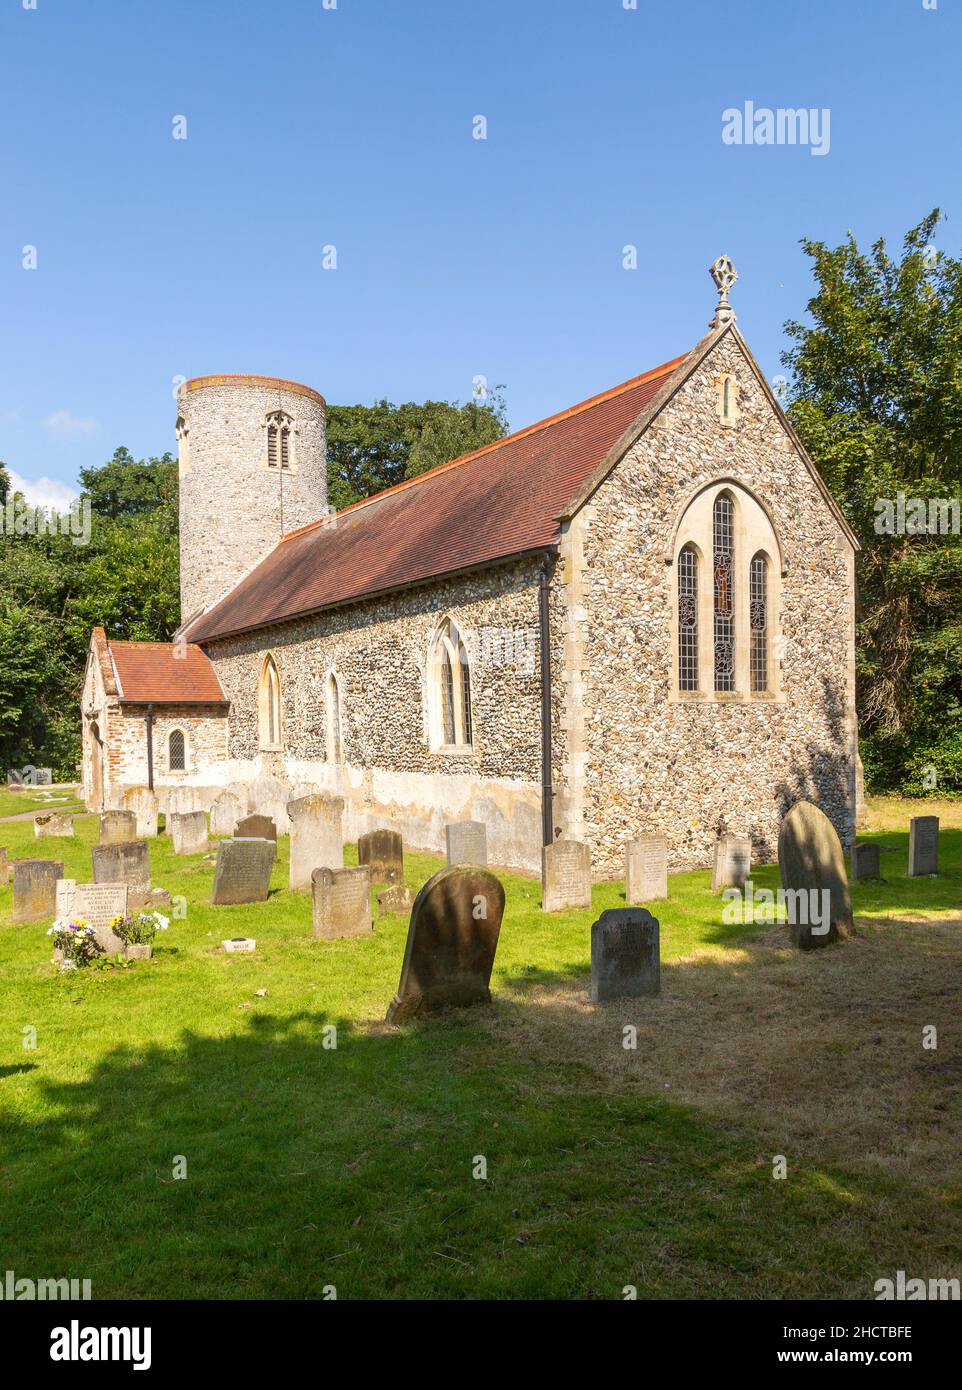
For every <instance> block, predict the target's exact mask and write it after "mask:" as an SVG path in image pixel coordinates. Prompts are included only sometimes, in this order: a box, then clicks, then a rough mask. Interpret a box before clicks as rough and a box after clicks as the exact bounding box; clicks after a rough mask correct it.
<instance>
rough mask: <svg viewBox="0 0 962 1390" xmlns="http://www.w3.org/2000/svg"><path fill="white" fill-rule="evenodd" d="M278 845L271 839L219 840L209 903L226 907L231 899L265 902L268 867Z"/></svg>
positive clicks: (236, 901) (272, 862)
mask: <svg viewBox="0 0 962 1390" xmlns="http://www.w3.org/2000/svg"><path fill="white" fill-rule="evenodd" d="M276 854H277V846H276V845H275V843H274V841H273V840H255V839H252V838H251V837H250V836H245V837H244V838H243V839H241V840H222V841H221V843H220V844H219V845H218V846H217V866H216V868H215V869H214V887H213V890H212V892H211V898H210V900H211V903H212V904H213V905H214V907H226V906H228V905H229V904H232V903H264V902H267V899H268V896H269V893H270V885H271V870H272V869H273V867H274V859H275V857H276Z"/></svg>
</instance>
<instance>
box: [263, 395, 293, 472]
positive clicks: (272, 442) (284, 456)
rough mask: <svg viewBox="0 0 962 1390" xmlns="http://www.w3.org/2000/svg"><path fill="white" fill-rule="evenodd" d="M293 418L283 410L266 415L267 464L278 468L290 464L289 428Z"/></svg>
mask: <svg viewBox="0 0 962 1390" xmlns="http://www.w3.org/2000/svg"><path fill="white" fill-rule="evenodd" d="M293 423H294V422H293V420H292V419H291V417H290V416H289V415H285V414H284V412H283V410H275V411H274V413H273V415H268V417H267V466H268V468H277V469H280V470H282V471H283V470H286V469H289V468H290V466H291V428H292V426H293Z"/></svg>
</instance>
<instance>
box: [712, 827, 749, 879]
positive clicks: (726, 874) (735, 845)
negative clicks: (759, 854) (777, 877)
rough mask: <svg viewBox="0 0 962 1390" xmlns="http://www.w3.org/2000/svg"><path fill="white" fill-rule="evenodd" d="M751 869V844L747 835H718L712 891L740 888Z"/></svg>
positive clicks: (713, 865) (713, 866)
mask: <svg viewBox="0 0 962 1390" xmlns="http://www.w3.org/2000/svg"><path fill="white" fill-rule="evenodd" d="M751 869H752V842H751V840H750V839H749V838H748V836H747V835H719V837H718V839H717V840H716V841H715V859H714V863H713V864H712V871H711V886H712V891H715V890H716V889H719V888H741V887H743V885H744V884H745V882H746V880H747V879H748V875H749V874H750V873H751Z"/></svg>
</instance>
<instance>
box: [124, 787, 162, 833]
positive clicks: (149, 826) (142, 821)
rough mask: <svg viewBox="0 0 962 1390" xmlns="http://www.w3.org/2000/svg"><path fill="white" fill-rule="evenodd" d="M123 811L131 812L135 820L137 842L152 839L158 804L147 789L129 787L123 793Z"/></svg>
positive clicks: (153, 795)
mask: <svg viewBox="0 0 962 1390" xmlns="http://www.w3.org/2000/svg"><path fill="white" fill-rule="evenodd" d="M124 810H125V811H133V813H134V816H135V817H136V820H137V835H136V838H137V839H138V840H146V839H148V838H149V839H153V837H154V836H155V835H156V834H157V816H158V812H159V802H158V800H157V797H156V795H155V794H154V792H152V791H151V790H150V788H149V787H131V788H130V790H129V791H126V792H124Z"/></svg>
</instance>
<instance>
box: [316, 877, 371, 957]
mask: <svg viewBox="0 0 962 1390" xmlns="http://www.w3.org/2000/svg"><path fill="white" fill-rule="evenodd" d="M311 900H312V905H313V913H314V935H315V937H316V938H317V940H318V941H334V940H336V939H337V938H338V937H342V936H369V935H370V934H371V932H372V931H373V930H374V926H373V924H372V922H371V871H370V869H369V868H368V866H367V865H366V864H360V865H358V867H357V868H356V869H323V868H322V869H315V870H314V872H313V873H312V874H311Z"/></svg>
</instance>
